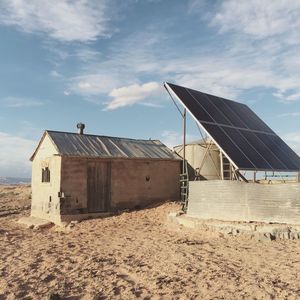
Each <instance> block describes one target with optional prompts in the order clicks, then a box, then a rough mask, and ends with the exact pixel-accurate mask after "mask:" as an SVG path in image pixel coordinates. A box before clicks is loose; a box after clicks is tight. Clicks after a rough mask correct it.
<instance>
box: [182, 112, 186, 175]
mask: <svg viewBox="0 0 300 300" xmlns="http://www.w3.org/2000/svg"><path fill="white" fill-rule="evenodd" d="M185 144H186V109H184V110H183V172H182V173H186V163H185Z"/></svg>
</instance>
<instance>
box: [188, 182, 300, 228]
mask: <svg viewBox="0 0 300 300" xmlns="http://www.w3.org/2000/svg"><path fill="white" fill-rule="evenodd" d="M187 215H188V216H191V217H197V218H200V219H217V220H225V221H258V222H278V223H289V224H300V183H286V184H274V185H272V184H269V185H267V184H257V183H244V182H239V181H226V180H224V181H222V180H211V181H192V182H190V183H189V204H188V211H187Z"/></svg>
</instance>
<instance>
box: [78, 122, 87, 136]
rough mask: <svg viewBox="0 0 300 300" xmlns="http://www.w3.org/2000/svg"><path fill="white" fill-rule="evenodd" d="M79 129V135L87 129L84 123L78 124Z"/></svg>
mask: <svg viewBox="0 0 300 300" xmlns="http://www.w3.org/2000/svg"><path fill="white" fill-rule="evenodd" d="M77 128H78V134H83V129H84V128H85V125H84V124H83V123H78V124H77Z"/></svg>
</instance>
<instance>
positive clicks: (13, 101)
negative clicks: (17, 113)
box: [0, 97, 45, 108]
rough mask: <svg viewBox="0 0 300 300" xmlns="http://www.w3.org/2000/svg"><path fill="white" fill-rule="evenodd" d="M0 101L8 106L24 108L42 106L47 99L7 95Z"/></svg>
mask: <svg viewBox="0 0 300 300" xmlns="http://www.w3.org/2000/svg"><path fill="white" fill-rule="evenodd" d="M0 103H1V104H2V105H3V106H6V107H12V108H22V107H33V106H41V105H44V104H45V101H41V100H37V99H32V98H20V97H6V98H4V99H2V100H1V102H0Z"/></svg>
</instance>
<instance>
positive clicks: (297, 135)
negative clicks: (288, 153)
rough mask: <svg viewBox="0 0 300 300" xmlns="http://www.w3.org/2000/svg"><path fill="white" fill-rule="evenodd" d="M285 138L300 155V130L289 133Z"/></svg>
mask: <svg viewBox="0 0 300 300" xmlns="http://www.w3.org/2000/svg"><path fill="white" fill-rule="evenodd" d="M283 139H284V140H285V141H286V142H287V144H288V145H289V146H291V147H292V148H293V149H294V150H295V151H296V152H297V153H298V155H300V132H290V133H287V134H285V135H284V136H283Z"/></svg>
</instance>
